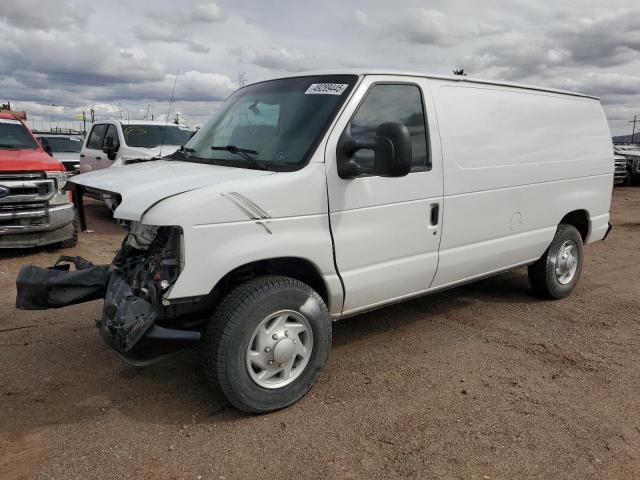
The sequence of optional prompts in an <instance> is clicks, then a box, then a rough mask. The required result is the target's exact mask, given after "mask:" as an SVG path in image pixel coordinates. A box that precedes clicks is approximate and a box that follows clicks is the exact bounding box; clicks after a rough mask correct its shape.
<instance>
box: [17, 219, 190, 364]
mask: <svg viewBox="0 0 640 480" xmlns="http://www.w3.org/2000/svg"><path fill="white" fill-rule="evenodd" d="M153 235H154V236H153V240H151V241H150V242H149V243H148V245H145V246H146V247H148V248H146V249H141V248H136V247H132V246H131V244H136V245H137V247H141V246H142V245H140V244H139V243H136V241H132V240H131V239H130V238H131V237H127V239H126V240H125V242H124V243H123V247H122V249H121V250H120V252H118V255H116V258H115V259H114V261H113V263H112V265H93V264H92V263H91V262H89V261H88V260H85V259H84V258H81V257H69V256H62V257H60V258H59V259H58V261H57V262H56V263H55V265H54V266H53V267H50V268H40V267H35V266H32V265H27V266H24V267H22V269H21V270H20V273H19V275H18V278H17V280H16V284H17V297H16V307H17V308H19V309H23V310H44V309H49V308H61V307H66V306H69V305H75V304H79V303H84V302H89V301H91V300H97V299H100V298H104V308H103V312H102V318H101V319H99V320H98V321H97V322H96V324H97V327H98V329H99V330H100V334H101V336H102V338H103V339H104V341H105V342H106V343H107V344H108V345H109V346H111V347H112V348H113V349H114V350H115V351H116V352H117V353H118V354H119V355H120V356H122V357H123V358H124V359H125V360H126V361H128V362H129V363H132V364H134V365H144V364H148V363H152V362H154V361H157V360H160V359H162V358H164V357H165V356H167V355H170V354H172V353H174V352H176V351H178V350H180V349H182V348H184V347H187V346H189V345H192V344H193V343H196V342H198V341H199V340H200V332H199V331H192V330H184V329H178V328H169V327H168V326H167V325H166V324H167V323H170V322H168V321H167V318H166V315H165V312H164V309H163V308H162V304H161V295H162V290H163V287H164V289H166V288H168V287H169V286H170V283H171V282H170V279H171V276H172V275H175V271H174V270H175V268H177V261H176V258H175V256H174V254H175V253H176V250H175V247H176V245H177V241H178V240H177V238H176V237H177V234H176V233H174V232H173V231H172V229H170V228H167V229H157V231H154V232H153ZM138 240H140V238H138ZM72 265H73V266H74V267H75V269H74V270H72V269H71V266H72ZM156 321H160V322H164V324H165V326H161V325H157V324H156Z"/></svg>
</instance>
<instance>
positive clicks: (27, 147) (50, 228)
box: [0, 113, 78, 248]
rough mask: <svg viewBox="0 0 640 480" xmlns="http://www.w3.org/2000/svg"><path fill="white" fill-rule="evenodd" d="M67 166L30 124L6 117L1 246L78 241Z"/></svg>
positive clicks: (0, 118) (0, 127)
mask: <svg viewBox="0 0 640 480" xmlns="http://www.w3.org/2000/svg"><path fill="white" fill-rule="evenodd" d="M66 181H67V174H66V171H65V167H64V166H63V165H62V164H61V163H60V162H59V161H58V160H56V159H55V158H52V157H51V156H50V155H49V154H48V153H47V152H46V151H45V150H44V148H43V147H42V145H41V144H40V143H39V142H38V141H37V140H36V138H35V137H34V136H33V134H32V133H31V131H30V130H29V129H28V128H27V126H26V125H25V124H24V123H22V122H21V121H20V120H17V119H16V118H15V117H14V116H13V115H11V114H7V113H0V247H1V248H19V247H34V246H39V245H49V244H56V243H57V244H60V246H62V247H71V246H73V245H75V244H76V242H77V239H78V227H77V224H76V221H75V210H74V206H73V203H72V202H71V197H70V194H69V192H62V191H61V189H62V187H64V185H65V183H66Z"/></svg>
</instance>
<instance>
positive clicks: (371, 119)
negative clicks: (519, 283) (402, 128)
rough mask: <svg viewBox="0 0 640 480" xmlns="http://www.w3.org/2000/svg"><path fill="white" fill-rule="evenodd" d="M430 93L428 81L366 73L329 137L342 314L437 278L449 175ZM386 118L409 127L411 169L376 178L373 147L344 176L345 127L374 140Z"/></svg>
mask: <svg viewBox="0 0 640 480" xmlns="http://www.w3.org/2000/svg"><path fill="white" fill-rule="evenodd" d="M427 97H428V89H427V85H426V81H424V80H422V79H416V78H413V77H406V78H404V77H397V76H394V77H385V76H367V77H365V78H364V79H363V81H362V83H361V84H360V86H359V87H358V89H357V91H356V92H355V93H354V98H352V100H351V101H350V102H349V104H348V106H347V107H346V108H345V111H344V112H343V114H342V116H341V117H340V119H339V121H338V122H337V124H336V127H335V128H334V129H333V131H332V132H331V134H330V137H329V140H328V143H327V149H326V152H325V156H326V157H325V159H326V168H327V180H328V188H329V192H328V193H329V216H330V222H331V230H332V233H333V239H334V248H335V259H336V264H337V268H338V271H339V273H340V276H341V278H342V280H343V282H344V288H345V299H344V306H343V312H342V313H343V314H349V313H355V312H357V311H360V310H365V309H368V308H373V307H375V306H378V305H382V304H384V303H387V302H391V301H394V300H400V299H402V298H406V297H410V296H412V295H417V294H420V293H422V292H424V291H426V290H427V288H428V287H429V285H430V284H431V282H432V280H433V277H434V276H435V273H436V269H437V266H438V246H439V243H440V233H441V219H442V208H441V205H442V195H443V177H442V168H441V163H440V161H439V160H436V156H435V155H434V150H436V148H431V147H432V146H431V145H430V143H431V142H429V131H430V128H428V122H427V118H428V116H427V112H428V110H429V108H427V107H428V105H427V102H425V98H427ZM384 122H401V123H404V124H405V125H406V126H407V127H408V128H409V131H410V134H411V144H412V169H411V172H410V173H409V174H407V175H405V176H403V177H382V176H377V175H375V174H373V173H372V172H371V167H372V164H373V152H372V151H366V150H360V151H358V152H357V153H356V154H355V155H354V156H353V159H354V160H355V161H356V162H357V163H358V165H359V166H360V167H361V168H362V170H363V173H362V174H361V175H359V176H358V177H356V178H353V179H343V178H340V176H339V175H338V170H337V158H336V157H337V155H336V148H337V145H338V139H339V138H340V135H341V134H342V133H343V131H345V129H347V128H348V129H350V130H351V135H352V136H353V138H354V139H355V140H362V141H364V142H367V141H370V140H371V139H372V136H373V135H374V132H375V129H376V127H377V126H378V125H380V124H381V123H384ZM436 128H437V127H436ZM436 153H437V154H438V156H439V149H437V151H436Z"/></svg>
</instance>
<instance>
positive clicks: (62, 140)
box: [38, 137, 83, 153]
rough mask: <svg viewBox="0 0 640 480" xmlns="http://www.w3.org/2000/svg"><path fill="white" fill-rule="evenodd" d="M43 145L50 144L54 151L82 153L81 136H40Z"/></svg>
mask: <svg viewBox="0 0 640 480" xmlns="http://www.w3.org/2000/svg"><path fill="white" fill-rule="evenodd" d="M38 139H39V140H40V141H41V142H42V144H43V145H49V146H50V147H51V151H52V152H53V153H80V150H82V143H83V142H82V139H81V138H80V137H38Z"/></svg>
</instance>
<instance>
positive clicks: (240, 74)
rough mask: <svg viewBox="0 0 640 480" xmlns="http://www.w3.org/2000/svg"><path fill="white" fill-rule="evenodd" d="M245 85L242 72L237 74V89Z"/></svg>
mask: <svg viewBox="0 0 640 480" xmlns="http://www.w3.org/2000/svg"><path fill="white" fill-rule="evenodd" d="M245 84H246V79H245V76H244V72H238V88H242V87H244V86H245Z"/></svg>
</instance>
